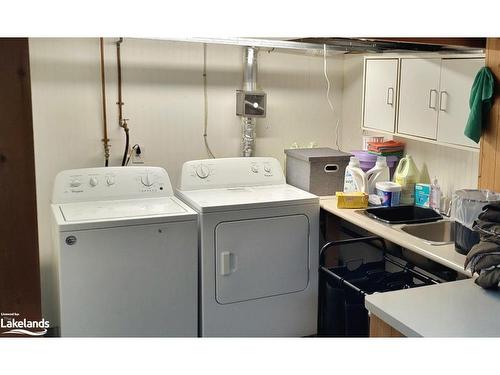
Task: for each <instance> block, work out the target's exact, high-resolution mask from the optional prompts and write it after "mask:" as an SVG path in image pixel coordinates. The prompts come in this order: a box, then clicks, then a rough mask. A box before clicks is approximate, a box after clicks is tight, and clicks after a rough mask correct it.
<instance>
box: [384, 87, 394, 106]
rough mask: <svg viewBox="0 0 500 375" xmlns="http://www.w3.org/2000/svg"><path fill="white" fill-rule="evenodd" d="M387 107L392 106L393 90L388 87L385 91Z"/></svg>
mask: <svg viewBox="0 0 500 375" xmlns="http://www.w3.org/2000/svg"><path fill="white" fill-rule="evenodd" d="M385 102H386V103H387V104H388V105H393V104H394V88H392V87H389V88H388V89H387V99H386V101H385Z"/></svg>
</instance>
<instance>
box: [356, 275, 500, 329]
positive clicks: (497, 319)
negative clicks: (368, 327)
mask: <svg viewBox="0 0 500 375" xmlns="http://www.w3.org/2000/svg"><path fill="white" fill-rule="evenodd" d="M365 306H366V308H367V309H368V310H369V311H370V312H371V313H372V314H374V315H376V316H377V317H379V318H380V319H382V320H383V321H384V322H386V323H387V324H389V325H390V326H392V327H394V328H395V329H397V330H398V331H399V332H401V333H402V334H403V335H405V336H408V337H500V292H499V291H493V290H485V289H483V288H481V287H479V286H478V285H476V284H475V283H474V280H473V279H466V280H460V281H453V282H449V283H443V284H437V285H431V286H424V287H420V288H413V289H402V290H397V291H394V292H385V293H374V294H371V295H369V296H366V297H365Z"/></svg>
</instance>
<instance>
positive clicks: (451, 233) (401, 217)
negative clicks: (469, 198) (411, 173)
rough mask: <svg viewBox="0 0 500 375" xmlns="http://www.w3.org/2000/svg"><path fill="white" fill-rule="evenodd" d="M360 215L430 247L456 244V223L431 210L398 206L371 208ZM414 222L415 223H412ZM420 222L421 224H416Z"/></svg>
mask: <svg viewBox="0 0 500 375" xmlns="http://www.w3.org/2000/svg"><path fill="white" fill-rule="evenodd" d="M360 213H363V214H365V215H366V216H368V217H370V218H372V219H374V220H376V221H379V222H382V223H385V224H389V225H391V226H392V227H393V228H394V229H396V230H398V231H402V232H405V233H408V234H410V235H412V236H414V237H416V238H419V239H421V240H422V241H423V242H425V243H427V244H429V245H436V246H437V245H447V244H451V243H454V242H455V222H454V221H451V220H449V219H446V218H443V217H442V216H441V215H439V214H436V213H435V212H434V211H432V210H431V209H425V208H421V207H415V206H397V207H389V208H370V209H366V210H363V211H361V212H360ZM412 221H413V223H411V222H412ZM418 221H420V223H415V222H418ZM423 221H426V222H423ZM405 222H406V223H405Z"/></svg>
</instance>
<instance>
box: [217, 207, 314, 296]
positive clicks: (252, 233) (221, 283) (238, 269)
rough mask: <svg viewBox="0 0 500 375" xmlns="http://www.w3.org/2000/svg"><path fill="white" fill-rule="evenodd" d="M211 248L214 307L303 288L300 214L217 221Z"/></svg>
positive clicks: (305, 260) (304, 240) (304, 237)
mask: <svg viewBox="0 0 500 375" xmlns="http://www.w3.org/2000/svg"><path fill="white" fill-rule="evenodd" d="M215 243H216V250H215V257H216V259H215V263H216V299H217V302H218V303H220V304H229V303H235V302H241V301H247V300H252V299H257V298H264V297H271V296H276V295H279V294H285V293H293V292H298V291H301V290H304V289H305V288H306V287H307V284H308V281H309V220H308V218H307V216H305V215H291V216H281V217H273V218H262V219H251V220H241V221H233V222H223V223H220V224H219V225H217V227H216V229H215Z"/></svg>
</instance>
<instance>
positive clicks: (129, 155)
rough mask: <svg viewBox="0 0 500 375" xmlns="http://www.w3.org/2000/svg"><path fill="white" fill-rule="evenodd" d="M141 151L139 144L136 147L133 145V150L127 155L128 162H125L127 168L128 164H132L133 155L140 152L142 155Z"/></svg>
mask: <svg viewBox="0 0 500 375" xmlns="http://www.w3.org/2000/svg"><path fill="white" fill-rule="evenodd" d="M136 149H137V151H136ZM140 151H141V147H140V146H139V144H138V143H136V144H135V145H133V146H132V148H131V149H130V152H129V153H128V155H127V161H126V162H125V165H126V166H127V165H128V163H129V162H130V158H131V157H132V154H133V153H134V152H138V153H139V154H140V153H141V152H140Z"/></svg>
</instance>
